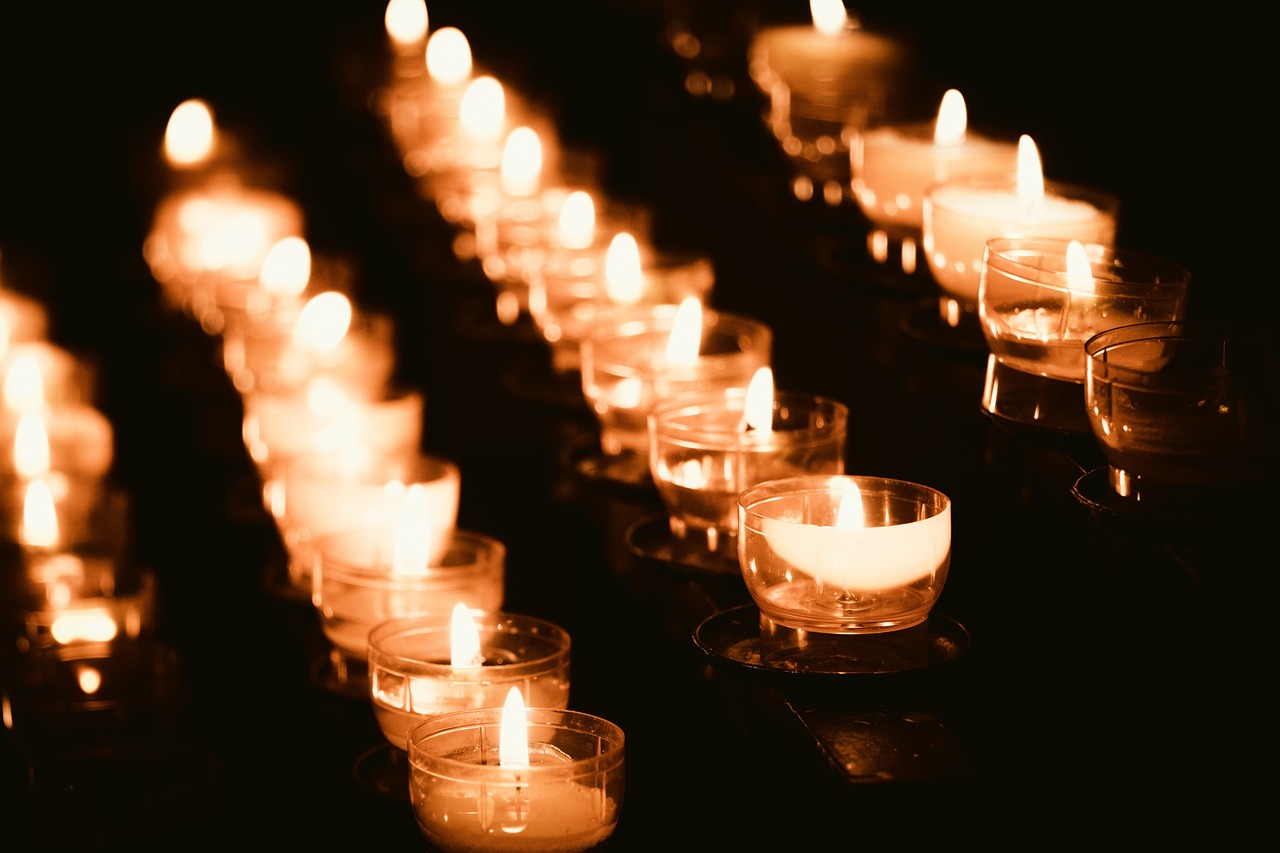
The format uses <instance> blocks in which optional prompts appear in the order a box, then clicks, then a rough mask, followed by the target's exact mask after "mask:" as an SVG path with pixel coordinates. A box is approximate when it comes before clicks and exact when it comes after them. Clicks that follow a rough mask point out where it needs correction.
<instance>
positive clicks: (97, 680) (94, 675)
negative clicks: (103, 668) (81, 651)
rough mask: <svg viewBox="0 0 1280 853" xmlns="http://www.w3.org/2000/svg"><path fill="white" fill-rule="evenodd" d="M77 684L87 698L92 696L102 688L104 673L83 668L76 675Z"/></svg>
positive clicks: (87, 667)
mask: <svg viewBox="0 0 1280 853" xmlns="http://www.w3.org/2000/svg"><path fill="white" fill-rule="evenodd" d="M76 683H77V684H79V685H80V689H81V690H83V691H84V693H85V695H86V696H92V695H93V694H95V693H97V692H98V690H99V688H101V687H102V673H101V672H98V670H96V669H95V668H93V667H91V666H83V667H81V668H80V670H79V671H78V672H77V673H76Z"/></svg>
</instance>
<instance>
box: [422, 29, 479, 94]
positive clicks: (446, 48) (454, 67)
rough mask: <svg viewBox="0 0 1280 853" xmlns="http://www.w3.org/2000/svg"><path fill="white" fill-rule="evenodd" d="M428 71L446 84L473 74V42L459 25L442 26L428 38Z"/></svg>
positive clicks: (432, 77) (438, 81)
mask: <svg viewBox="0 0 1280 853" xmlns="http://www.w3.org/2000/svg"><path fill="white" fill-rule="evenodd" d="M427 73H428V74H430V75H431V79H432V80H434V81H435V82H437V83H440V84H441V85H444V86H456V85H457V84H459V83H461V82H462V81H463V80H466V79H467V78H468V77H470V76H471V44H470V43H469V42H468V41H467V37H466V36H464V35H463V34H462V30H460V29H458V28H457V27H442V28H440V29H438V30H436V31H435V32H434V33H432V34H431V38H429V39H427Z"/></svg>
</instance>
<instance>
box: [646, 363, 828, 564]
mask: <svg viewBox="0 0 1280 853" xmlns="http://www.w3.org/2000/svg"><path fill="white" fill-rule="evenodd" d="M847 420H848V408H847V407H846V406H845V405H844V404H842V403H838V402H836V401H834V400H828V399H825V398H823V397H818V396H814V395H811V394H800V393H793V392H777V391H775V390H774V387H773V371H772V370H771V369H770V368H767V367H762V368H760V369H759V370H757V371H756V375H755V376H754V377H753V379H752V381H751V384H750V385H749V386H748V388H747V389H746V390H745V392H744V391H743V389H740V388H730V389H726V390H722V391H718V392H713V393H711V394H702V395H692V396H682V397H680V398H677V399H674V400H671V401H667V402H664V403H660V404H658V405H657V406H655V407H654V409H653V411H652V412H650V413H649V436H650V441H649V469H650V473H651V475H652V477H653V482H654V484H655V485H656V486H657V489H658V494H659V495H660V496H661V498H662V501H663V503H664V504H665V505H666V508H667V510H668V512H669V514H670V523H671V530H672V532H673V533H674V534H675V535H676V537H677V538H678V539H685V538H690V539H693V540H696V541H698V542H699V544H700V545H703V546H705V547H706V549H707V550H708V551H710V552H713V553H715V552H718V551H721V550H724V551H727V552H730V553H734V552H735V551H736V540H735V539H734V537H735V536H736V534H737V530H738V494H739V493H740V492H742V491H743V489H745V488H747V487H748V486H752V485H755V484H756V483H759V482H763V481H764V480H773V479H780V478H783V477H792V476H798V475H801V474H840V473H843V472H844V450H845V444H844V442H845V432H846V425H847Z"/></svg>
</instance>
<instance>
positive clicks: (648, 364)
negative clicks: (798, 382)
mask: <svg viewBox="0 0 1280 853" xmlns="http://www.w3.org/2000/svg"><path fill="white" fill-rule="evenodd" d="M677 308H678V306H676V305H647V306H640V307H637V308H628V309H618V310H617V311H616V312H611V313H609V314H608V315H606V316H605V317H604V318H602V319H600V320H598V321H597V322H595V323H594V324H592V325H591V327H590V329H589V330H588V332H587V334H586V336H585V337H584V338H583V339H582V345H581V354H582V388H583V392H584V394H585V395H586V398H587V402H588V403H589V404H590V405H591V408H592V409H593V410H594V411H595V413H596V416H597V418H598V419H599V421H600V446H601V449H602V450H603V451H604V452H605V453H606V454H608V455H618V454H622V453H624V452H627V453H633V454H636V455H638V456H640V457H642V458H647V457H648V453H649V437H648V432H649V425H648V417H649V412H650V411H651V410H652V409H653V407H654V406H655V405H656V404H657V403H659V402H660V401H662V400H667V399H671V398H673V397H676V396H678V395H681V394H688V393H697V392H702V393H705V392H709V391H713V390H716V389H724V388H746V387H747V386H748V385H749V384H750V383H751V378H752V376H754V375H755V372H756V371H757V370H758V369H759V368H761V367H768V366H769V363H770V357H771V349H772V346H773V332H772V330H770V328H769V327H768V326H767V325H765V324H764V323H762V322H761V321H759V320H755V319H752V318H749V317H743V316H740V315H736V314H727V313H723V312H719V311H712V310H707V309H704V310H703V312H702V346H701V349H700V351H699V354H698V358H697V360H696V361H695V362H693V363H692V364H688V365H672V364H668V363H667V358H666V349H667V344H668V341H669V340H670V338H671V329H672V325H673V323H674V320H675V317H676V312H677Z"/></svg>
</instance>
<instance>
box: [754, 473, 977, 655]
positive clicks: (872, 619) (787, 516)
mask: <svg viewBox="0 0 1280 853" xmlns="http://www.w3.org/2000/svg"><path fill="white" fill-rule="evenodd" d="M854 488H856V491H854ZM850 501H853V503H852V506H851V505H850ZM859 501H860V503H861V507H860V511H859V507H858V502H859ZM738 506H739V516H738V529H739V533H738V561H739V565H740V567H741V569H742V576H743V578H744V580H745V581H746V585H747V590H748V592H750V593H751V598H752V600H753V601H755V603H756V606H757V607H758V608H759V609H760V612H761V614H762V615H763V616H766V617H768V618H769V619H771V620H772V621H773V622H776V623H778V624H780V625H783V626H786V627H789V628H795V629H802V630H806V631H815V632H818V633H824V634H871V633H878V632H882V631H894V630H899V629H902V628H909V627H912V626H913V625H919V624H921V623H922V622H924V621H925V620H926V619H927V618H928V616H929V611H930V610H931V609H932V608H933V606H934V604H935V603H936V602H937V600H938V596H939V595H940V594H941V592H942V587H943V585H944V584H945V583H946V579H947V572H948V569H949V568H950V565H951V500H950V499H949V498H948V497H947V496H946V495H944V494H942V493H941V492H939V491H938V490H936V489H933V488H930V487H928V486H922V485H918V484H916V483H908V482H904V481H901V480H891V479H886V478H882V477H850V476H834V477H832V476H806V477H793V478H789V479H785V480H771V481H767V482H764V483H760V484H758V485H756V486H752V487H751V488H748V489H746V490H745V491H744V492H743V493H742V494H741V495H740V496H739V497H738Z"/></svg>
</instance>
